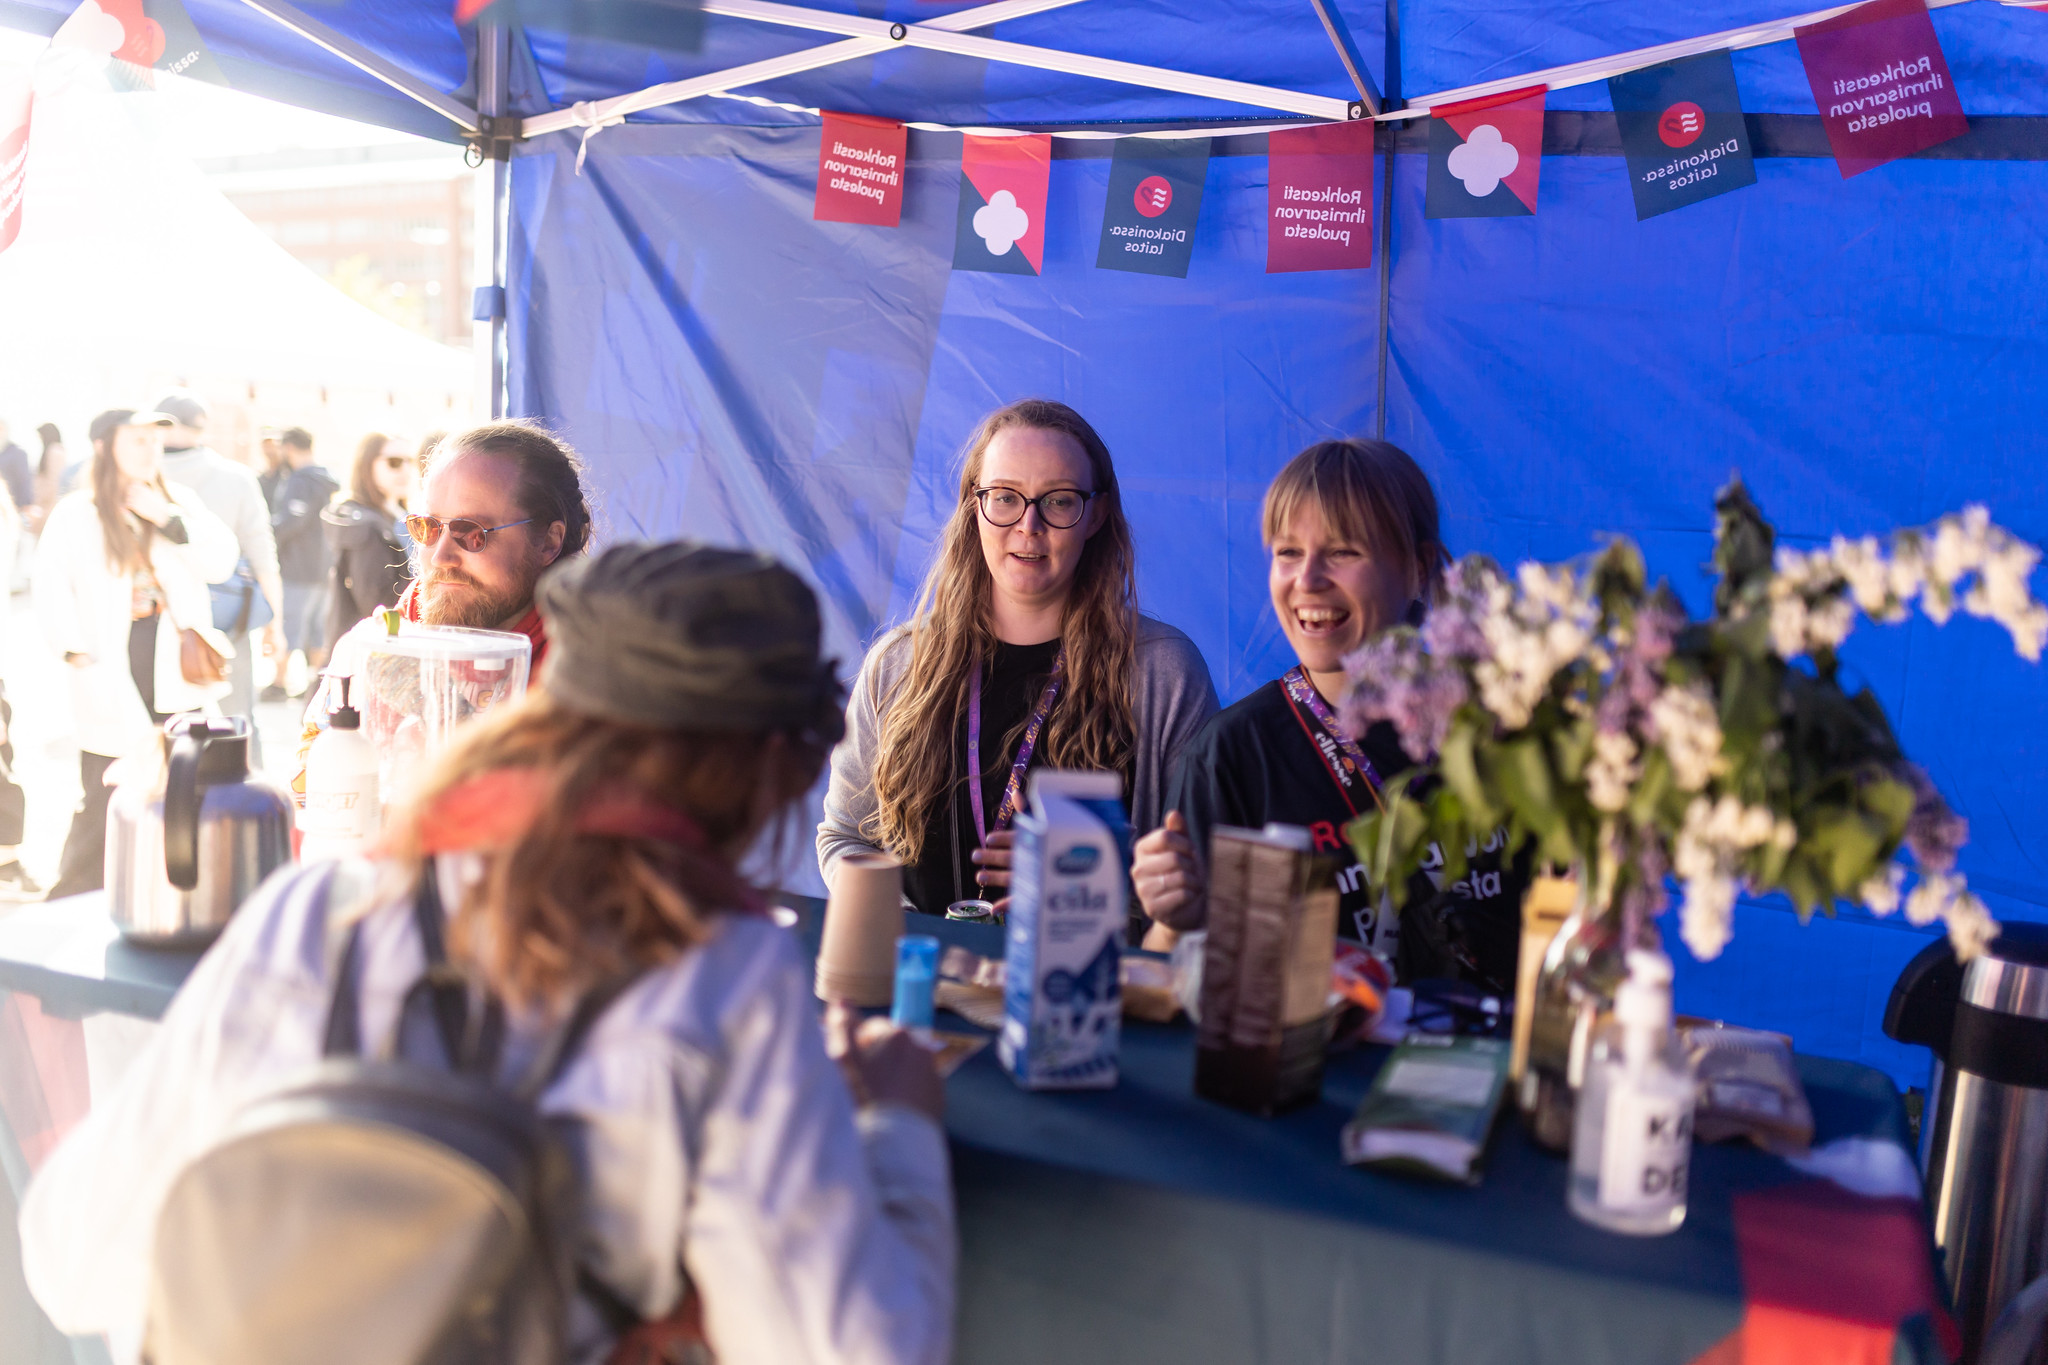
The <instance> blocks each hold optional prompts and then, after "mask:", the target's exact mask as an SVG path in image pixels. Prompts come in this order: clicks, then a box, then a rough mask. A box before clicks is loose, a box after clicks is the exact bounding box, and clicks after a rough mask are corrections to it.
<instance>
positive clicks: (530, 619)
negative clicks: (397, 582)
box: [398, 578, 548, 678]
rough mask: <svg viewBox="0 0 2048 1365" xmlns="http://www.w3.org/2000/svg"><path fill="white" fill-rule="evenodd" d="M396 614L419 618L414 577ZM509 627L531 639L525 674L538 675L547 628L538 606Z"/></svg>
mask: <svg viewBox="0 0 2048 1365" xmlns="http://www.w3.org/2000/svg"><path fill="white" fill-rule="evenodd" d="M398 614H399V615H400V616H401V617H403V618H404V619H405V620H408V621H413V622H417V621H418V620H419V619H420V582H419V580H418V579H417V578H415V579H414V580H413V581H412V582H410V583H408V584H406V587H405V593H404V595H403V596H401V597H400V598H399V599H398ZM509 629H510V630H511V631H513V632H515V633H517V634H520V635H524V636H525V637H526V638H527V639H529V640H531V641H533V659H532V660H531V662H529V663H528V664H527V672H526V676H527V677H528V678H538V677H539V676H540V661H541V660H542V659H544V658H546V657H547V652H548V629H547V626H546V625H545V624H543V623H542V621H541V619H540V608H539V607H528V608H527V609H526V615H524V616H522V617H520V618H519V619H518V620H517V621H514V622H513V623H512V625H511V626H510V627H509Z"/></svg>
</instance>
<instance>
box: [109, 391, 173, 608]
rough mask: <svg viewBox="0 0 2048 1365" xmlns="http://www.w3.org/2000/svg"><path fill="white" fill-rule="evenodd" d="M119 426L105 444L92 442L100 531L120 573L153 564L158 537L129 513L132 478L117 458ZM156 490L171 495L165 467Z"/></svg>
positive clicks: (159, 469) (147, 524)
mask: <svg viewBox="0 0 2048 1365" xmlns="http://www.w3.org/2000/svg"><path fill="white" fill-rule="evenodd" d="M120 432H121V429H120V428H119V427H116V428H115V429H114V430H113V431H112V432H109V433H108V435H107V439H106V440H104V441H94V442H93V443H92V505H93V508H94V510H95V511H97V512H98V513H99V514H100V532H101V534H102V535H103V536H104V537H105V539H106V543H107V563H109V564H111V565H112V566H113V567H114V568H115V569H117V570H126V571H128V572H130V573H132V572H134V571H135V570H137V569H142V568H147V567H148V565H149V545H150V542H151V541H152V540H154V539H155V538H156V527H154V526H152V525H150V524H149V523H148V522H146V521H144V520H143V519H142V518H141V517H138V516H136V515H134V514H133V513H131V512H129V511H128V509H127V506H126V503H127V501H128V476H127V475H125V474H123V473H122V472H121V466H120V464H119V463H118V462H117V461H116V460H115V459H114V441H115V440H116V439H117V438H118V437H119V436H120ZM156 491H157V492H159V493H161V494H163V495H164V496H165V497H166V498H168V497H170V496H171V490H170V488H169V487H168V486H167V485H166V484H165V483H164V472H163V468H162V466H158V468H157V472H156Z"/></svg>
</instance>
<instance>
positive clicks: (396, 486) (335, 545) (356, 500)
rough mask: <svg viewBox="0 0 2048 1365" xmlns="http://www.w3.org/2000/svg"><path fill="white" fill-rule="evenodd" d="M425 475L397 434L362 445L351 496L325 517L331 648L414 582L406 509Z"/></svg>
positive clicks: (377, 435) (350, 483)
mask: <svg viewBox="0 0 2048 1365" xmlns="http://www.w3.org/2000/svg"><path fill="white" fill-rule="evenodd" d="M418 476H419V462H418V457H417V456H415V455H414V454H413V450H412V447H411V446H410V445H408V444H407V443H406V442H405V441H403V440H401V439H399V438H398V437H396V436H386V435H384V434H383V433H381V432H375V431H373V432H371V433H370V434H369V435H368V436H365V437H364V438H363V440H362V444H360V445H358V446H357V447H356V458H355V463H354V465H353V466H351V467H350V469H349V479H348V497H347V499H346V500H344V501H342V502H338V503H336V504H335V505H334V506H332V507H330V508H328V509H327V510H326V511H325V512H323V513H322V514H321V520H322V521H323V522H325V523H326V529H327V548H328V552H329V554H331V555H332V556H333V558H334V567H333V569H332V570H331V574H332V578H331V580H330V582H331V584H332V591H331V593H330V594H329V598H330V603H331V605H330V606H329V607H328V615H327V644H328V647H329V648H330V649H331V648H333V646H334V644H335V642H336V641H338V640H340V639H341V637H342V636H344V635H346V634H348V632H349V630H350V629H351V628H352V627H353V626H354V625H355V624H356V622H358V621H361V620H362V619H363V618H365V617H367V616H369V615H370V614H372V613H373V612H375V611H376V610H377V608H379V607H388V606H392V605H394V604H396V603H397V601H398V599H399V597H400V596H401V595H402V594H403V593H404V592H405V589H406V585H407V584H408V583H410V582H412V569H411V566H410V565H409V564H408V563H407V562H406V538H405V508H406V504H407V503H408V502H409V501H411V500H412V498H413V485H414V482H415V481H416V480H417V478H418Z"/></svg>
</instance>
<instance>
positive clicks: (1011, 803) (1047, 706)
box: [967, 645, 1067, 845]
mask: <svg viewBox="0 0 2048 1365" xmlns="http://www.w3.org/2000/svg"><path fill="white" fill-rule="evenodd" d="M1066 664H1067V647H1066V646H1065V645H1061V646H1060V648H1059V652H1058V653H1057V654H1054V655H1053V656H1052V677H1050V678H1048V679H1047V680H1046V684H1045V691H1044V692H1042V693H1041V694H1039V698H1038V709H1037V710H1035V711H1033V712H1032V713H1031V721H1030V723H1029V724H1027V725H1026V726H1025V727H1024V738H1023V739H1022V740H1021V741H1019V742H1018V744H1017V760H1016V762H1014V763H1012V764H1011V765H1010V780H1009V781H1008V782H1007V783H1005V784H1004V785H1003V801H1002V804H1001V805H999V806H997V807H996V823H995V828H996V829H998V830H1004V829H1008V828H1009V827H1010V821H1011V820H1013V819H1015V818H1016V815H1017V807H1018V805H1019V804H1021V802H1022V799H1023V794H1024V769H1025V768H1027V767H1029V766H1030V764H1031V751H1032V750H1033V749H1036V748H1037V747H1038V733H1039V731H1041V730H1043V729H1044V728H1045V718H1046V716H1047V715H1048V714H1050V713H1051V711H1052V703H1053V699H1054V698H1055V697H1057V696H1059V694H1060V678H1061V676H1062V675H1063V674H1064V673H1065V672H1066ZM967 773H968V782H967V791H968V793H969V795H970V796H971V797H972V798H973V800H974V829H975V833H976V834H978V835H980V837H981V842H982V844H984V845H986V844H987V843H988V836H989V835H990V833H992V832H993V831H991V830H990V828H989V823H988V818H987V816H986V815H985V814H984V812H983V809H982V802H981V665H980V664H979V663H977V664H975V666H974V669H973V671H972V672H970V673H969V674H968V675H967Z"/></svg>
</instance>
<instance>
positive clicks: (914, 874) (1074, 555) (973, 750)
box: [818, 399, 1216, 915]
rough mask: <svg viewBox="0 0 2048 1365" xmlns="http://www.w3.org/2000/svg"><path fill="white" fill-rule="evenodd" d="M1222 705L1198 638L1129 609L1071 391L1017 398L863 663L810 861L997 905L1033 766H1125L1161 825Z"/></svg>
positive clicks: (1126, 539)
mask: <svg viewBox="0 0 2048 1365" xmlns="http://www.w3.org/2000/svg"><path fill="white" fill-rule="evenodd" d="M1215 710H1216V691H1215V688H1214V687H1213V686H1212V685H1211V684H1210V681H1209V668H1208V665H1207V664H1206V663H1204V662H1203V659H1202V655H1201V652H1200V651H1199V650H1197V649H1196V648H1195V646H1194V642H1193V641H1191V640H1189V639H1188V637H1187V636H1185V635H1183V634H1182V633H1181V632H1180V631H1178V630H1175V629H1174V628H1173V627H1172V626H1169V625H1166V624H1165V623H1163V622H1160V621H1155V620H1153V619H1152V618H1150V617H1147V616H1143V615H1141V614H1140V613H1139V611H1138V607H1137V584H1136V576H1135V569H1134V551H1133V548H1132V543H1131V530H1130V525H1129V523H1128V522H1127V521H1126V520H1125V519H1124V511H1123V507H1122V504H1121V501H1120V498H1119V495H1118V491H1117V484H1116V470H1115V468H1114V467H1113V466H1112V465H1111V463H1110V458H1109V450H1108V448H1107V447H1106V446H1105V445H1104V444H1103V442H1102V438H1101V437H1100V436H1098V435H1096V433H1095V429H1094V428H1093V427H1091V426H1089V425H1088V423H1087V421H1086V420H1085V419H1083V418H1082V416H1081V415H1080V414H1079V413H1077V412H1075V411H1074V410H1073V409H1072V408H1070V407H1067V406H1066V405H1065V404H1063V403H1054V402H1049V401H1046V400H1044V399H1027V400H1025V401H1023V402H1019V403H1012V404H1010V405H1009V406H1008V407H1005V408H1000V409H998V410H997V411H995V412H993V413H990V414H989V415H988V416H987V417H986V418H984V419H983V420H982V423H981V425H980V426H979V427H978V428H977V429H976V430H975V433H974V435H973V437H972V438H971V439H970V440H969V441H968V444H967V452H966V457H965V465H964V468H963V469H962V470H961V476H960V496H959V502H958V503H957V505H956V506H955V508H954V511H953V516H952V518H951V520H950V521H948V523H947V524H946V528H945V531H944V533H943V535H942V536H941V539H940V543H939V549H938V554H937V557H936V559H935V561H934V562H933V564H932V567H931V569H930V571H929V573H927V575H926V577H925V581H924V586H923V588H922V590H921V591H920V594H919V598H918V605H917V608H916V613H915V615H914V616H913V618H912V619H911V620H910V622H909V623H908V624H906V625H903V626H900V627H898V628H896V629H895V630H892V631H890V632H889V633H888V634H886V635H884V636H883V637H882V638H881V639H880V640H879V641H878V642H876V644H875V646H874V647H873V648H872V649H870V650H869V651H868V656H867V659H866V660H865V661H864V662H863V663H862V665H861V670H860V677H859V679H858V681H857V682H856V683H855V684H854V688H853V695H852V697H851V699H850V700H849V703H848V706H847V735H846V738H845V740H844V741H843V742H841V744H840V745H839V747H838V748H837V749H836V750H835V751H834V752H833V755H832V777H831V783H830V786H829V788H828V789H827V791H826V794H825V809H824V820H823V822H822V823H821V824H820V825H819V826H818V862H819V866H820V867H821V869H822V870H823V871H824V874H825V879H826V881H827V882H828V883H829V882H830V881H831V880H832V877H833V873H834V871H835V869H836V867H837V865H838V863H839V861H840V860H841V859H843V858H845V857H846V856H847V855H848V854H851V853H858V852H863V851H876V850H880V851H886V852H887V853H889V854H892V855H894V856H895V857H897V858H899V859H901V860H902V862H903V864H904V878H903V884H904V892H905V895H906V896H907V898H908V899H909V901H910V903H911V905H912V906H913V907H914V908H916V909H918V910H920V911H923V912H925V913H927V914H934V915H942V914H944V913H945V912H946V908H947V906H948V905H950V904H951V903H953V902H955V901H960V900H968V899H986V900H1001V899H1004V898H1006V897H1007V895H1008V891H1009V885H1010V842H1011V830H1012V824H1013V821H1014V820H1015V817H1016V814H1017V810H1018V807H1019V806H1020V805H1021V804H1022V802H1023V800H1024V790H1025V789H1024V777H1025V774H1026V772H1027V771H1029V770H1030V769H1032V768H1036V767H1048V768H1092V769H1106V770H1109V771H1113V772H1118V773H1121V774H1122V775H1123V778H1124V794H1125V799H1126V801H1127V802H1128V804H1129V806H1130V810H1131V817H1132V820H1131V823H1132V825H1133V827H1134V828H1137V829H1150V828H1152V827H1153V826H1155V825H1156V824H1158V822H1159V816H1160V803H1161V797H1162V793H1163V791H1164V788H1165V785H1166V777H1167V774H1168V773H1169V772H1170V771H1171V769H1172V763H1173V760H1174V758H1175V757H1176V755H1177V754H1178V753H1179V752H1180V749H1181V746H1182V745H1184V744H1185V743H1186V742H1187V741H1188V739H1189V738H1190V737H1191V736H1192V735H1193V734H1194V733H1195V731H1196V730H1197V729H1199V728H1200V727H1201V725H1202V723H1203V722H1204V721H1206V720H1207V719H1208V718H1209V717H1210V716H1211V715H1212V714H1214V712H1215Z"/></svg>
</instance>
